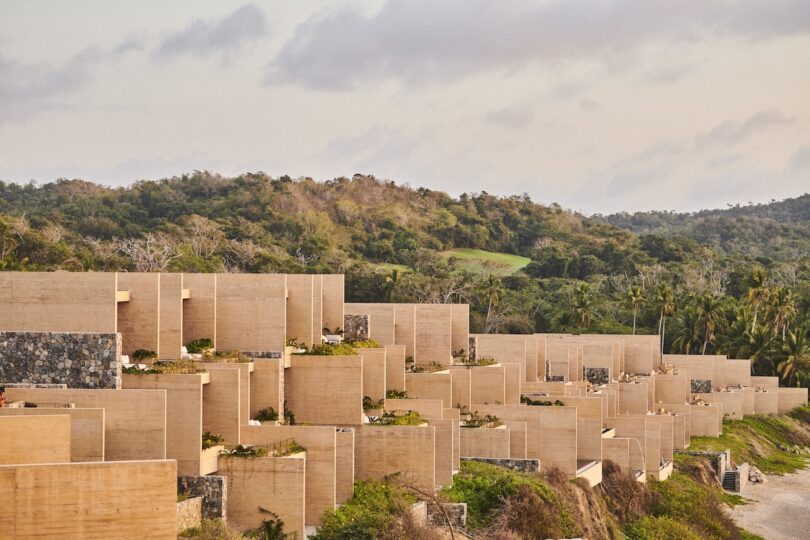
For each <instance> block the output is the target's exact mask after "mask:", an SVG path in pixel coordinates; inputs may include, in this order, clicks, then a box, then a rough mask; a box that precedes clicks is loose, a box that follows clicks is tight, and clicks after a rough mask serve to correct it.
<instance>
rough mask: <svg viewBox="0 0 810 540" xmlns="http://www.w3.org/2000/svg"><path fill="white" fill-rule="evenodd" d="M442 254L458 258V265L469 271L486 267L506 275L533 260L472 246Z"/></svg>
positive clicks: (446, 256)
mask: <svg viewBox="0 0 810 540" xmlns="http://www.w3.org/2000/svg"><path fill="white" fill-rule="evenodd" d="M441 255H442V257H444V258H447V259H449V258H450V257H454V258H456V259H458V265H459V267H460V268H462V269H465V270H469V271H476V270H481V269H484V270H487V271H488V272H490V273H493V274H499V275H504V276H505V275H509V274H514V273H515V272H517V271H518V270H520V269H521V268H523V267H524V266H526V265H527V264H529V263H530V262H532V260H531V259H529V258H527V257H521V256H520V255H511V254H509V253H494V252H492V251H484V250H483V249H471V248H456V249H451V250H448V251H443V252H441Z"/></svg>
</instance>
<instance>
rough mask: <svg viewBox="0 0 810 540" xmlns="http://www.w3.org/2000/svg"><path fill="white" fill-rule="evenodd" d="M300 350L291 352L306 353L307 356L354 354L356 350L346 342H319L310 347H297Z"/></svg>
mask: <svg viewBox="0 0 810 540" xmlns="http://www.w3.org/2000/svg"><path fill="white" fill-rule="evenodd" d="M301 349H303V351H301V352H294V353H293V354H299V355H308V356H355V355H357V351H356V350H354V347H352V346H351V345H349V344H348V343H335V344H331V343H321V344H319V345H313V346H312V347H299V350H301Z"/></svg>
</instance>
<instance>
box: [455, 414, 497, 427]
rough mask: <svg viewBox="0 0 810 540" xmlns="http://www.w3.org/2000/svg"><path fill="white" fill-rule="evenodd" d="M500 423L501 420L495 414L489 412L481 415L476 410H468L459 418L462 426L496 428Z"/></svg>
mask: <svg viewBox="0 0 810 540" xmlns="http://www.w3.org/2000/svg"><path fill="white" fill-rule="evenodd" d="M501 425H503V422H501V419H500V418H498V417H497V416H493V415H491V414H485V415H484V416H481V415H480V414H478V411H473V412H470V413H468V414H466V415H465V416H464V417H463V418H462V419H461V427H463V428H482V427H486V428H496V427H498V426H501Z"/></svg>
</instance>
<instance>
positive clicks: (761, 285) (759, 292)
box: [745, 268, 771, 333]
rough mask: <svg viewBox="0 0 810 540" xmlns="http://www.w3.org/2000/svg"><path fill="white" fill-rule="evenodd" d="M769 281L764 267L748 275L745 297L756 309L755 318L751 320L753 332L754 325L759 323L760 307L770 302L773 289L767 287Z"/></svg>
mask: <svg viewBox="0 0 810 540" xmlns="http://www.w3.org/2000/svg"><path fill="white" fill-rule="evenodd" d="M767 282H768V275H767V274H766V273H765V270H764V269H762V268H755V269H754V271H753V272H751V275H750V276H749V277H748V283H749V285H748V292H747V293H746V294H745V299H746V301H747V302H748V304H749V305H750V306H751V309H753V310H754V320H753V321H751V332H752V333H753V332H754V327H755V326H756V325H757V314H758V313H759V308H760V307H762V306H764V305H766V304H767V303H768V299H769V298H770V295H771V291H770V290H769V289H768V288H767V287H766V285H767Z"/></svg>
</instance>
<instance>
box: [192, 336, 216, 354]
mask: <svg viewBox="0 0 810 540" xmlns="http://www.w3.org/2000/svg"><path fill="white" fill-rule="evenodd" d="M213 348H214V342H213V340H211V339H210V338H200V339H195V340H194V341H189V342H188V343H186V350H187V351H188V352H189V353H191V354H200V353H202V352H203V351H207V350H208V349H213Z"/></svg>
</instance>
